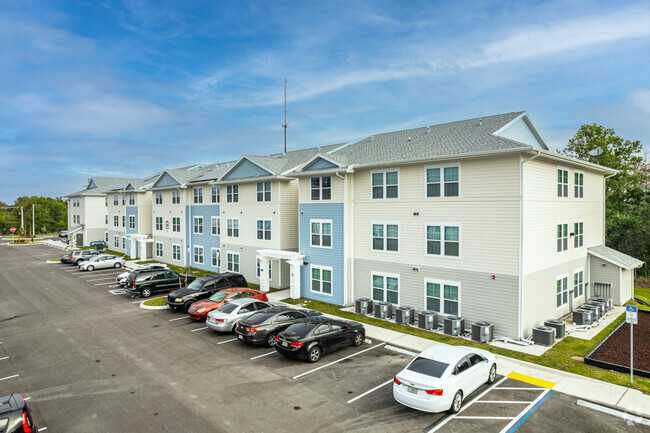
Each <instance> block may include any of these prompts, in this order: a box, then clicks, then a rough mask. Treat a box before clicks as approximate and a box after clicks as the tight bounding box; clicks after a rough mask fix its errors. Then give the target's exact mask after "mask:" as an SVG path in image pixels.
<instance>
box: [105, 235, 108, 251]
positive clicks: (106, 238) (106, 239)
mask: <svg viewBox="0 0 650 433" xmlns="http://www.w3.org/2000/svg"><path fill="white" fill-rule="evenodd" d="M104 242H106V248H108V232H104Z"/></svg>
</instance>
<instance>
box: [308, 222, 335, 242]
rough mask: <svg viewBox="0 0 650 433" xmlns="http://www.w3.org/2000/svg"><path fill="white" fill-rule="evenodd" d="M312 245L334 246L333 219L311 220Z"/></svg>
mask: <svg viewBox="0 0 650 433" xmlns="http://www.w3.org/2000/svg"><path fill="white" fill-rule="evenodd" d="M310 226H311V240H310V242H311V246H312V247H325V248H330V247H331V246H332V222H331V221H314V220H312V221H310Z"/></svg>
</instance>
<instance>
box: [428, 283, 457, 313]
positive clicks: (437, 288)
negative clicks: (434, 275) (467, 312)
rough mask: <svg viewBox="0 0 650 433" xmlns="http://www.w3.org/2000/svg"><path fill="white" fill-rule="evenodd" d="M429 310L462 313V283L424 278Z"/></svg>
mask: <svg viewBox="0 0 650 433" xmlns="http://www.w3.org/2000/svg"><path fill="white" fill-rule="evenodd" d="M424 286H425V289H424V290H425V293H424V297H425V300H426V307H427V310H433V311H437V312H438V313H442V314H453V315H458V314H460V283H455V282H445V281H436V280H429V279H425V280H424Z"/></svg>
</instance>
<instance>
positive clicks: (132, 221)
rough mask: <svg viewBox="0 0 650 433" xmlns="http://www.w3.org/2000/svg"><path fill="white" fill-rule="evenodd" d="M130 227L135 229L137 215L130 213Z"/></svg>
mask: <svg viewBox="0 0 650 433" xmlns="http://www.w3.org/2000/svg"><path fill="white" fill-rule="evenodd" d="M129 229H131V230H135V215H129Z"/></svg>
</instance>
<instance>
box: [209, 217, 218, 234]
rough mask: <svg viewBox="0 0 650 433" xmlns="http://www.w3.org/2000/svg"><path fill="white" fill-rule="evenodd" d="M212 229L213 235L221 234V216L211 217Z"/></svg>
mask: <svg viewBox="0 0 650 433" xmlns="http://www.w3.org/2000/svg"><path fill="white" fill-rule="evenodd" d="M210 229H211V230H212V235H213V236H219V235H220V234H221V218H219V217H216V216H213V217H211V219H210Z"/></svg>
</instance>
